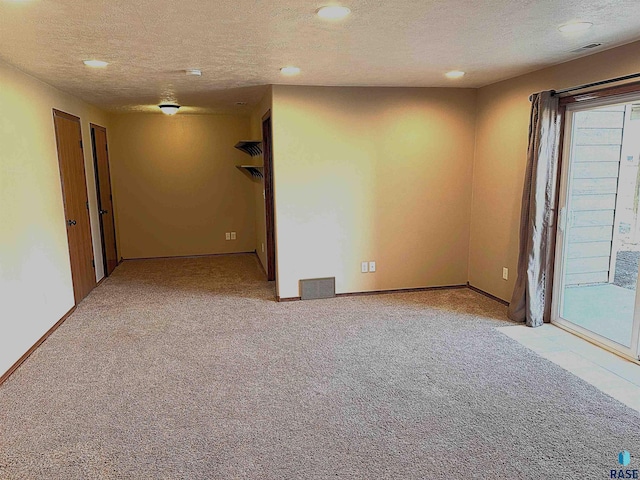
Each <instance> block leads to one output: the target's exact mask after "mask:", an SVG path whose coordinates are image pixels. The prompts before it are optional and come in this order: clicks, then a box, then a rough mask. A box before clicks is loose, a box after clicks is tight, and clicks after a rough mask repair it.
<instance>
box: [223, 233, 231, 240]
mask: <svg viewBox="0 0 640 480" xmlns="http://www.w3.org/2000/svg"><path fill="white" fill-rule="evenodd" d="M224 239H225V240H231V234H230V233H229V232H227V233H225V234H224Z"/></svg>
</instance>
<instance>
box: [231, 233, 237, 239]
mask: <svg viewBox="0 0 640 480" xmlns="http://www.w3.org/2000/svg"><path fill="white" fill-rule="evenodd" d="M236 238H238V237H236V232H231V240H235V239H236Z"/></svg>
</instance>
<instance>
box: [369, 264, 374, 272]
mask: <svg viewBox="0 0 640 480" xmlns="http://www.w3.org/2000/svg"><path fill="white" fill-rule="evenodd" d="M369 271H370V272H375V271H376V262H369Z"/></svg>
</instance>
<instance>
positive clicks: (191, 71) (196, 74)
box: [184, 68, 202, 77]
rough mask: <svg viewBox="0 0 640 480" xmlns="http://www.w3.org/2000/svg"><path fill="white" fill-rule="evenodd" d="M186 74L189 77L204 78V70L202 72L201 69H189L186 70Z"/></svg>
mask: <svg viewBox="0 0 640 480" xmlns="http://www.w3.org/2000/svg"><path fill="white" fill-rule="evenodd" d="M184 73H185V74H186V75H187V76H189V77H201V76H202V70H200V69H199V68H189V69H187V70H185V71H184Z"/></svg>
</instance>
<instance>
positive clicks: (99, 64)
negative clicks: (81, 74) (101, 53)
mask: <svg viewBox="0 0 640 480" xmlns="http://www.w3.org/2000/svg"><path fill="white" fill-rule="evenodd" d="M82 63H84V64H85V65H86V66H87V67H93V68H104V67H106V66H107V65H109V62H105V61H102V60H84V61H83V62H82Z"/></svg>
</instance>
